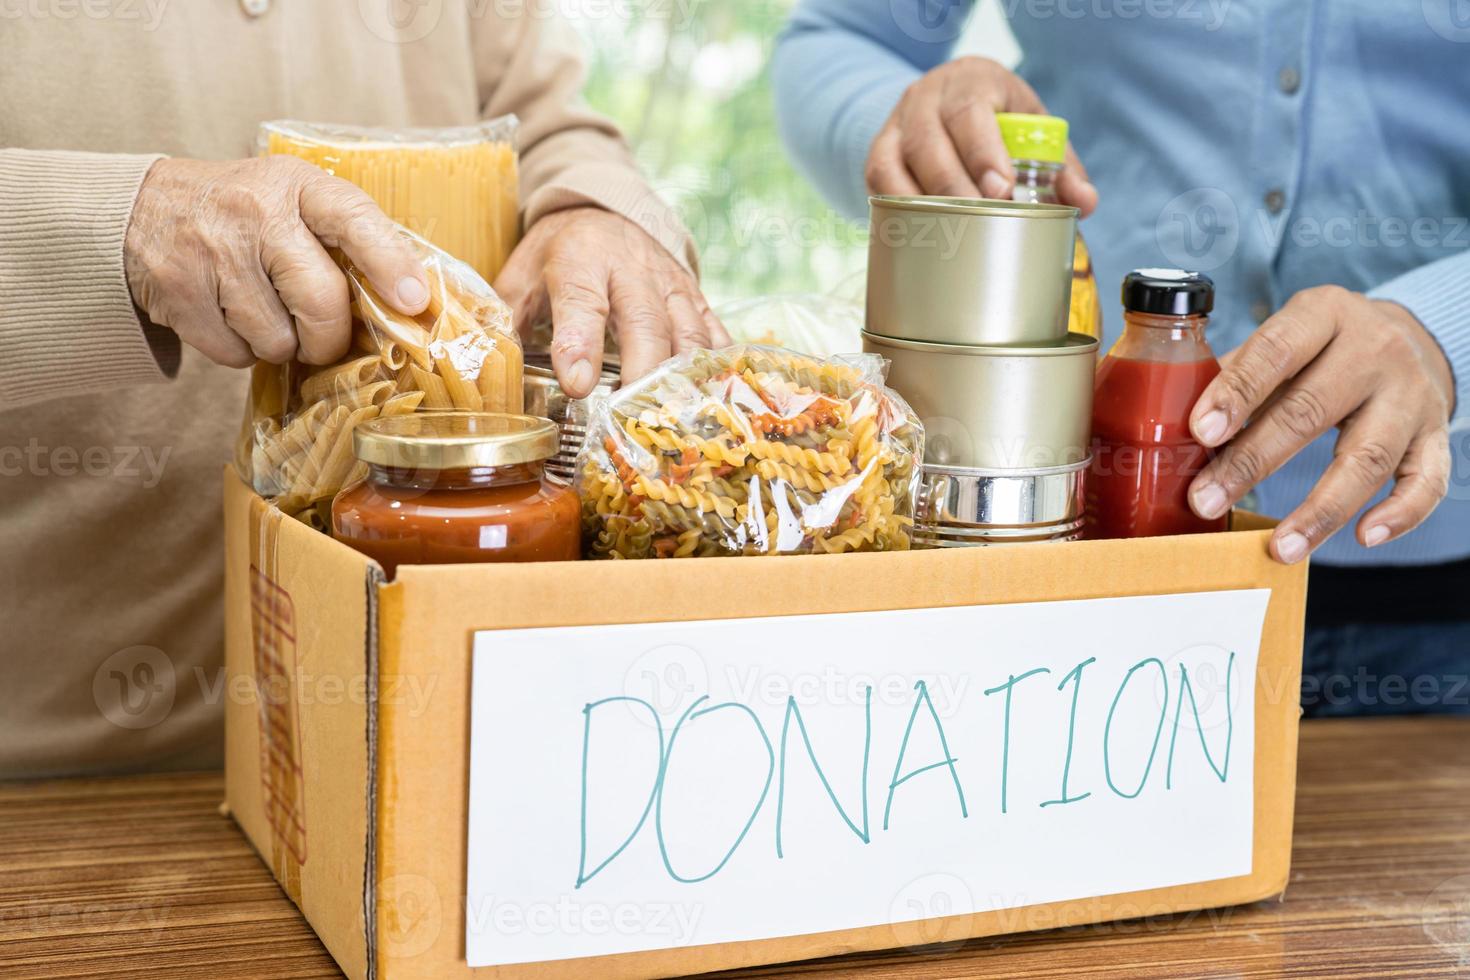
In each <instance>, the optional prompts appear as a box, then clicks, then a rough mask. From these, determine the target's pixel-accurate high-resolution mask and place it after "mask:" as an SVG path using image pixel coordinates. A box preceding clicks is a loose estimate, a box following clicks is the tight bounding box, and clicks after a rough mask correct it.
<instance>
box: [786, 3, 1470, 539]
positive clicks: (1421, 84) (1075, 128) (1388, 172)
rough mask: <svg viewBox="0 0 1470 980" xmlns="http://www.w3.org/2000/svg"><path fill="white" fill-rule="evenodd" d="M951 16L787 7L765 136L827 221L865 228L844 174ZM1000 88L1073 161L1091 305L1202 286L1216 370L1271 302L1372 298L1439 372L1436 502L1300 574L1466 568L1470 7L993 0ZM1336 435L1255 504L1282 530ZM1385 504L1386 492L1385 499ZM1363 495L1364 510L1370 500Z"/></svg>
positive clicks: (1112, 326)
mask: <svg viewBox="0 0 1470 980" xmlns="http://www.w3.org/2000/svg"><path fill="white" fill-rule="evenodd" d="M973 2H974V0H802V2H801V3H800V4H799V6H798V8H797V10H796V12H795V14H794V15H793V17H792V21H791V24H790V26H789V27H788V28H787V30H786V32H785V34H784V35H783V36H782V38H781V41H780V43H779V46H778V49H777V53H776V57H775V64H774V68H773V71H774V80H775V85H776V93H777V103H778V106H777V107H778V111H779V116H780V120H781V128H782V135H783V138H784V139H785V141H786V143H787V146H788V147H789V148H790V150H791V152H792V154H793V156H794V157H795V159H796V161H797V163H798V165H799V166H800V167H801V168H802V169H803V170H804V171H805V172H806V174H807V175H808V176H809V177H810V178H811V180H812V181H813V182H814V183H816V184H817V186H819V187H820V188H821V189H822V190H823V192H824V193H825V194H826V195H827V196H828V198H829V200H831V201H832V202H833V204H834V206H836V207H838V208H839V209H840V210H842V211H843V212H845V213H847V214H849V215H852V216H854V217H858V216H862V215H865V214H866V212H867V204H866V195H865V191H864V187H863V163H864V161H865V159H866V158H867V153H868V148H869V146H870V145H871V144H872V141H873V137H874V136H875V135H876V134H877V132H878V130H879V128H880V127H881V126H882V124H883V122H884V120H885V119H886V118H887V116H888V114H889V113H890V112H891V111H892V109H893V107H894V106H895V105H896V104H897V102H898V99H899V97H900V96H901V95H902V93H903V91H904V89H905V88H906V87H908V86H909V85H910V84H912V83H913V81H914V80H915V79H917V78H918V77H919V76H920V75H921V74H922V73H924V72H926V71H928V70H929V69H931V68H934V67H936V66H938V65H939V64H941V63H943V62H944V61H946V60H947V59H948V58H949V57H950V56H951V54H952V52H953V49H954V45H955V42H956V40H957V38H958V36H959V34H960V32H961V30H962V29H963V27H964V25H965V22H966V20H967V19H968V17H969V14H970V13H971V8H972V7H973ZM1000 3H1001V6H1002V8H1003V9H1004V11H1005V12H1006V15H1007V16H1008V18H1009V20H1010V24H1011V27H1012V29H1013V30H1014V31H1015V34H1016V37H1017V40H1018V41H1019V42H1020V45H1021V49H1022V51H1023V53H1024V57H1023V60H1022V61H1021V63H1020V65H1019V66H1018V67H1017V72H1018V73H1019V74H1020V75H1021V76H1022V77H1023V78H1025V79H1026V80H1027V81H1028V82H1029V83H1030V84H1031V85H1032V87H1033V88H1035V89H1036V91H1037V93H1038V94H1039V95H1040V96H1041V98H1042V101H1044V102H1045V103H1046V105H1047V108H1048V110H1049V111H1051V112H1052V113H1054V114H1056V115H1059V116H1062V117H1064V118H1066V119H1068V120H1070V122H1071V124H1072V142H1073V145H1074V146H1075V147H1076V148H1077V152H1078V154H1079V155H1080V156H1081V158H1082V160H1083V162H1084V163H1085V164H1086V165H1087V168H1088V170H1089V172H1090V176H1091V179H1092V181H1093V183H1094V184H1096V185H1097V187H1098V190H1099V192H1100V195H1101V203H1100V204H1099V206H1098V209H1097V211H1096V212H1095V214H1094V215H1093V216H1092V217H1091V218H1090V219H1089V220H1088V221H1086V222H1084V224H1083V226H1082V230H1083V234H1084V236H1085V237H1086V238H1087V240H1088V244H1089V246H1090V247H1091V249H1092V254H1093V261H1094V265H1095V268H1096V271H1097V276H1098V280H1099V285H1100V288H1101V290H1102V294H1103V300H1104V307H1105V310H1106V314H1105V316H1106V324H1105V336H1104V345H1105V346H1106V345H1107V344H1109V343H1111V342H1112V341H1113V340H1114V339H1116V337H1117V333H1118V331H1119V330H1120V329H1121V326H1122V324H1121V320H1122V317H1121V311H1120V309H1119V307H1118V305H1117V303H1116V300H1114V301H1113V302H1109V300H1110V299H1111V298H1112V297H1114V296H1115V295H1116V293H1115V292H1114V291H1115V290H1116V289H1117V288H1118V284H1119V283H1121V282H1122V279H1123V275H1124V274H1125V273H1126V272H1127V271H1128V270H1129V269H1133V268H1137V267H1141V266H1159V265H1165V266H1179V267H1183V268H1188V269H1197V270H1201V271H1205V272H1208V273H1209V274H1210V275H1211V276H1212V277H1213V278H1214V280H1215V283H1216V288H1217V295H1216V305H1215V314H1214V317H1213V319H1212V322H1211V326H1210V330H1209V338H1210V341H1211V343H1212V344H1213V346H1214V347H1215V350H1216V351H1217V352H1220V353H1223V352H1224V351H1227V350H1230V349H1231V348H1233V347H1235V346H1237V345H1238V344H1240V343H1241V341H1243V340H1244V339H1245V338H1246V336H1247V335H1249V333H1250V332H1251V331H1252V330H1253V329H1254V328H1255V327H1256V325H1257V324H1258V323H1259V322H1260V321H1261V320H1263V319H1265V317H1266V316H1268V315H1269V314H1270V313H1271V312H1272V311H1274V310H1276V309H1277V308H1279V307H1280V306H1281V305H1282V304H1283V303H1284V302H1285V301H1286V300H1287V299H1288V298H1289V297H1290V296H1291V295H1292V294H1293V293H1295V292H1297V291H1298V290H1301V289H1306V288H1308V287H1311V286H1318V285H1323V284H1326V283H1335V284H1338V285H1341V286H1345V287H1347V288H1349V289H1353V290H1358V291H1362V292H1369V293H1371V294H1372V295H1373V296H1376V297H1380V298H1385V299H1392V300H1395V301H1397V302H1399V303H1401V304H1402V305H1404V306H1405V307H1407V308H1408V309H1409V310H1410V311H1411V312H1413V313H1414V314H1415V315H1416V316H1417V317H1418V318H1419V320H1420V321H1421V322H1422V323H1424V325H1425V326H1426V327H1427V328H1428V329H1429V330H1430V332H1431V333H1433V334H1434V335H1435V337H1436V339H1437V340H1438V341H1439V342H1440V345H1441V347H1442V348H1443V349H1444V351H1445V353H1446V355H1447V356H1448V357H1449V360H1450V365H1451V368H1452V369H1453V371H1454V374H1455V381H1456V389H1457V403H1456V414H1457V421H1458V423H1459V425H1458V426H1457V430H1456V431H1455V433H1454V435H1453V436H1452V438H1451V449H1452V452H1453V453H1454V457H1455V459H1454V463H1455V467H1454V473H1453V477H1452V481H1451V487H1450V495H1449V498H1448V499H1447V500H1446V501H1445V502H1444V503H1443V504H1441V505H1440V507H1439V509H1438V510H1436V511H1435V513H1434V514H1433V515H1432V516H1431V517H1430V518H1429V520H1428V521H1426V522H1425V523H1424V524H1423V525H1422V526H1421V527H1420V528H1419V529H1418V530H1416V531H1414V532H1413V533H1411V534H1409V535H1406V536H1405V537H1403V538H1401V539H1400V540H1398V541H1395V542H1392V543H1390V544H1386V545H1382V546H1380V547H1378V548H1375V549H1373V550H1372V551H1369V550H1367V549H1364V548H1362V547H1361V546H1359V545H1358V544H1357V542H1356V541H1355V540H1354V537H1353V533H1352V525H1349V527H1348V528H1347V529H1346V530H1344V531H1343V532H1340V533H1339V534H1337V535H1336V536H1335V537H1334V538H1332V539H1331V540H1330V541H1329V542H1328V543H1327V544H1326V545H1324V546H1323V548H1322V549H1321V550H1319V551H1318V553H1317V555H1318V558H1319V559H1320V560H1322V561H1325V562H1330V563H1334V564H1409V563H1422V562H1435V561H1447V560H1451V559H1455V558H1460V557H1464V556H1466V555H1467V554H1470V432H1467V431H1466V425H1465V423H1466V422H1470V227H1467V215H1470V3H1467V2H1466V0H1000ZM1335 436H1336V433H1335V432H1330V433H1328V434H1327V435H1325V436H1323V437H1322V438H1321V439H1318V440H1317V441H1316V442H1315V443H1313V444H1312V445H1311V446H1309V447H1307V448H1306V449H1305V450H1304V451H1303V452H1301V453H1300V454H1299V455H1298V456H1297V457H1296V458H1295V459H1293V460H1292V461H1291V462H1290V463H1289V464H1288V465H1287V466H1285V467H1284V468H1283V469H1282V470H1281V471H1280V472H1278V473H1277V474H1275V475H1273V476H1272V477H1270V478H1269V479H1267V480H1266V481H1265V482H1264V483H1263V484H1262V485H1261V486H1260V487H1259V488H1258V491H1257V493H1258V502H1257V506H1258V508H1259V509H1260V510H1262V511H1264V512H1266V513H1268V514H1271V515H1274V516H1277V517H1282V516H1285V515H1286V514H1287V513H1288V512H1289V511H1291V510H1292V509H1293V508H1294V507H1295V506H1296V505H1297V504H1299V503H1300V502H1301V501H1302V499H1303V498H1304V497H1305V496H1306V494H1307V491H1308V490H1310V489H1311V487H1312V485H1313V484H1314V483H1316V481H1317V479H1318V477H1319V476H1320V475H1321V474H1322V471H1323V470H1324V469H1325V468H1326V466H1327V464H1328V462H1329V461H1330V460H1331V458H1332V446H1333V441H1334V439H1335ZM1385 492H1386V491H1385ZM1381 498H1382V494H1380V495H1379V497H1378V498H1377V499H1381Z"/></svg>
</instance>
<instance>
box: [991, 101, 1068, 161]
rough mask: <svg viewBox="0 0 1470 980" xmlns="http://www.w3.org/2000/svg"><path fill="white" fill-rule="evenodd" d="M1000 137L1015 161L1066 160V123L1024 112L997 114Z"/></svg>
mask: <svg viewBox="0 0 1470 980" xmlns="http://www.w3.org/2000/svg"><path fill="white" fill-rule="evenodd" d="M995 121H996V122H997V123H999V124H1000V135H1001V138H1003V139H1004V140H1005V141H1006V152H1007V153H1009V154H1010V155H1011V159H1012V160H1039V161H1041V162H1042V163H1063V162H1065V161H1066V159H1067V120H1065V119H1062V118H1060V117H1058V116H1033V115H1029V114H1028V113H1024V112H997V113H996V114H995Z"/></svg>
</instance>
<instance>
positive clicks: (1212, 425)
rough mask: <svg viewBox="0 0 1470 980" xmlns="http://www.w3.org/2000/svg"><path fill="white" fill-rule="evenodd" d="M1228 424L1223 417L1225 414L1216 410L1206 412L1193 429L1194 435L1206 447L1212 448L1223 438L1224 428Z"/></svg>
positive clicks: (1227, 420)
mask: <svg viewBox="0 0 1470 980" xmlns="http://www.w3.org/2000/svg"><path fill="white" fill-rule="evenodd" d="M1229 424H1230V420H1229V419H1227V418H1226V417H1225V413H1224V412H1222V411H1220V410H1219V409H1218V408H1216V409H1213V410H1212V411H1209V412H1206V413H1205V415H1204V417H1203V418H1201V419H1200V420H1199V424H1198V425H1196V426H1195V427H1194V434H1195V437H1196V438H1198V439H1199V441H1200V442H1202V443H1204V444H1205V445H1206V446H1213V445H1215V444H1216V443H1218V442H1219V441H1220V440H1221V439H1223V438H1225V427H1226V426H1227V425H1229Z"/></svg>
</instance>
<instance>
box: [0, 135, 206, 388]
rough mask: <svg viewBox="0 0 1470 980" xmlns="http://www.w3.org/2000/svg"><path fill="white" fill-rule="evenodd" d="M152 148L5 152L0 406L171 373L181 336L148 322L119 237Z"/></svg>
mask: <svg viewBox="0 0 1470 980" xmlns="http://www.w3.org/2000/svg"><path fill="white" fill-rule="evenodd" d="M157 159H158V157H156V156H134V155H124V154H110V153H76V152H70V151H59V150H58V151H50V150H19V149H0V408H15V407H18V406H20V405H25V404H29V403H32V402H39V401H44V400H46V399H48V398H60V397H64V396H66V395H76V394H83V393H87V392H95V391H99V390H102V389H108V388H120V387H125V386H129V385H137V384H144V383H148V382H158V381H163V380H166V379H167V377H168V376H170V375H171V374H172V373H173V372H174V371H175V370H177V366H178V359H179V342H178V338H177V337H176V336H175V335H174V334H173V333H171V332H168V331H157V330H145V327H144V325H143V323H142V321H141V320H140V319H139V317H138V314H137V312H136V311H135V309H134V307H133V298H132V294H131V293H130V292H129V290H128V282H127V276H126V274H125V273H124V271H123V236H124V235H125V234H126V232H127V229H128V220H129V218H130V216H131V215H132V211H133V201H134V200H135V199H136V197H137V195H138V187H139V185H140V184H141V183H142V182H143V177H144V175H145V174H147V172H148V168H149V167H150V166H152V165H153V163H154V161H155V160H157Z"/></svg>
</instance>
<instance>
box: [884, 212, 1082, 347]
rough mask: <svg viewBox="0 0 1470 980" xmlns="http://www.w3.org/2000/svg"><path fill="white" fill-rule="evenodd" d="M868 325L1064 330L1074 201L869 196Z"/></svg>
mask: <svg viewBox="0 0 1470 980" xmlns="http://www.w3.org/2000/svg"><path fill="white" fill-rule="evenodd" d="M868 204H869V208H870V212H871V222H870V227H869V231H868V307H867V330H868V332H869V333H874V334H878V335H880V336H884V337H897V338H900V339H904V340H919V341H927V342H929V343H936V344H968V345H973V346H993V345H997V344H1045V343H1055V342H1057V341H1060V340H1062V339H1064V338H1065V337H1066V336H1067V317H1068V313H1069V308H1070V304H1071V299H1072V257H1073V248H1074V246H1073V242H1074V239H1075V238H1076V234H1077V214H1078V211H1077V209H1076V208H1072V207H1065V206H1063V205H1059V204H1029V203H1023V202H1018V201H990V200H976V199H972V198H957V197H881V196H879V197H870V198H868Z"/></svg>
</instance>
